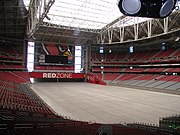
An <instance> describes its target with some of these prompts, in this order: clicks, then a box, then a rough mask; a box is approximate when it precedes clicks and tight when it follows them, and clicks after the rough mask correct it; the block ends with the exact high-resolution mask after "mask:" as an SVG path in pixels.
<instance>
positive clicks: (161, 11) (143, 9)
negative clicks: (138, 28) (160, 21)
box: [118, 0, 176, 18]
mask: <svg viewBox="0 0 180 135" xmlns="http://www.w3.org/2000/svg"><path fill="white" fill-rule="evenodd" d="M175 5H176V0H119V3H118V7H119V10H120V11H121V12H122V13H123V14H124V15H127V16H138V17H150V18H165V17H167V16H169V15H170V14H171V12H172V11H173V10H174V9H175Z"/></svg>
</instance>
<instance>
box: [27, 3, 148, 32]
mask: <svg viewBox="0 0 180 135" xmlns="http://www.w3.org/2000/svg"><path fill="white" fill-rule="evenodd" d="M40 1H41V2H42V5H44V0H40ZM45 1H46V3H47V2H48V1H49V0H45ZM29 2H30V0H24V3H25V5H26V7H27V8H28V5H29ZM117 3H118V0H55V3H54V4H53V5H52V7H51V9H50V11H49V13H48V17H49V18H50V20H48V19H47V18H45V19H44V22H48V23H52V24H56V25H61V26H69V27H76V28H85V29H102V28H103V27H104V26H106V25H107V24H109V23H111V22H113V21H114V20H115V19H117V18H119V17H120V16H122V13H121V12H120V11H119V8H118V5H117ZM38 11H39V10H38ZM41 11H42V10H41ZM129 18H130V19H126V20H129V21H126V22H125V24H123V25H124V26H128V25H133V24H134V23H140V22H143V21H146V20H148V19H151V18H140V17H129ZM117 25H119V26H117ZM121 25H122V24H116V27H120V26H121Z"/></svg>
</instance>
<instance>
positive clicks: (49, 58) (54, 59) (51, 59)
mask: <svg viewBox="0 0 180 135" xmlns="http://www.w3.org/2000/svg"><path fill="white" fill-rule="evenodd" d="M45 63H58V64H68V57H67V56H55V55H45Z"/></svg>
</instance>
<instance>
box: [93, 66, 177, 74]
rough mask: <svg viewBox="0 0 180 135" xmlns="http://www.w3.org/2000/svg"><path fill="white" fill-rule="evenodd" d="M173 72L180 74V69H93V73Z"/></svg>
mask: <svg viewBox="0 0 180 135" xmlns="http://www.w3.org/2000/svg"><path fill="white" fill-rule="evenodd" d="M101 71H103V72H171V73H176V72H180V68H179V67H177V68H116V67H114V68H113V67H111V68H108V67H104V68H103V69H102V68H101V67H99V68H97V67H95V68H92V72H101Z"/></svg>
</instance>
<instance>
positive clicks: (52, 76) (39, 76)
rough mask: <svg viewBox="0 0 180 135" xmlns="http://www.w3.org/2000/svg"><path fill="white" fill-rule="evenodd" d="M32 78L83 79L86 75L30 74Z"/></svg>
mask: <svg viewBox="0 0 180 135" xmlns="http://www.w3.org/2000/svg"><path fill="white" fill-rule="evenodd" d="M29 74H30V78H69V79H73V78H74V79H83V78H84V74H81V73H61V72H59V73H56V72H30V73H29Z"/></svg>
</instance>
